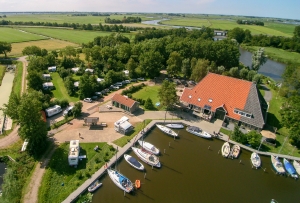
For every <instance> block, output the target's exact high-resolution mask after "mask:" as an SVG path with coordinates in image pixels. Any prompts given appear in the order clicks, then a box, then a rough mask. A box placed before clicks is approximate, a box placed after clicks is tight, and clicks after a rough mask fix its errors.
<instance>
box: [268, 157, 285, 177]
mask: <svg viewBox="0 0 300 203" xmlns="http://www.w3.org/2000/svg"><path fill="white" fill-rule="evenodd" d="M271 162H272V165H273V168H274V169H275V171H276V173H279V174H285V170H284V168H283V165H282V163H281V161H280V160H279V159H278V157H277V156H274V155H271Z"/></svg>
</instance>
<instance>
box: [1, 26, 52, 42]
mask: <svg viewBox="0 0 300 203" xmlns="http://www.w3.org/2000/svg"><path fill="white" fill-rule="evenodd" d="M0 36H1V41H3V42H8V43H17V42H28V41H37V40H44V39H47V38H46V37H42V36H39V35H35V34H31V33H26V32H22V31H20V30H18V29H13V28H6V27H0Z"/></svg>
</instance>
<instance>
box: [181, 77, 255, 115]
mask: <svg viewBox="0 0 300 203" xmlns="http://www.w3.org/2000/svg"><path fill="white" fill-rule="evenodd" d="M251 85H252V82H249V81H245V80H240V79H236V78H232V77H228V76H224V75H218V74H215V73H208V74H207V75H206V76H205V77H204V78H203V79H202V80H201V81H200V82H199V83H198V84H197V85H196V86H195V87H194V88H193V89H188V88H185V89H184V91H183V94H182V96H181V98H180V100H181V101H184V102H187V103H189V104H193V105H195V106H198V107H201V108H203V107H204V105H209V106H211V110H212V111H214V112H215V111H216V109H217V108H219V107H221V106H223V107H224V109H225V110H226V111H227V116H229V117H231V118H234V119H236V120H239V119H240V115H238V114H235V113H234V112H233V110H234V109H235V108H238V109H241V110H243V109H244V107H245V105H246V101H247V97H248V95H249V92H250V87H251ZM210 101H211V102H210Z"/></svg>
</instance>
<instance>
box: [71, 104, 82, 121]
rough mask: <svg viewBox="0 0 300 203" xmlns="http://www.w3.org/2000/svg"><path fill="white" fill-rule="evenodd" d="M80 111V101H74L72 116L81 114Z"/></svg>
mask: <svg viewBox="0 0 300 203" xmlns="http://www.w3.org/2000/svg"><path fill="white" fill-rule="evenodd" d="M81 111H82V103H81V102H76V103H75V105H74V108H73V109H72V112H73V116H74V117H78V116H80V115H81Z"/></svg>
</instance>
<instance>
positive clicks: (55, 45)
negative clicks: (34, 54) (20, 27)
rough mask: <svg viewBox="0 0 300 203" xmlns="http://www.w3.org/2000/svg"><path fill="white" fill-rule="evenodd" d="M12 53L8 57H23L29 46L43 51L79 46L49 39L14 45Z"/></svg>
mask: <svg viewBox="0 0 300 203" xmlns="http://www.w3.org/2000/svg"><path fill="white" fill-rule="evenodd" d="M11 46H12V49H11V52H10V53H8V56H22V51H23V49H24V48H25V47H28V46H38V47H40V48H41V49H47V50H48V51H51V50H59V49H63V48H65V47H66V46H74V47H76V46H78V44H74V43H71V42H66V41H62V40H56V39H48V40H40V41H31V42H20V43H12V44H11Z"/></svg>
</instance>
